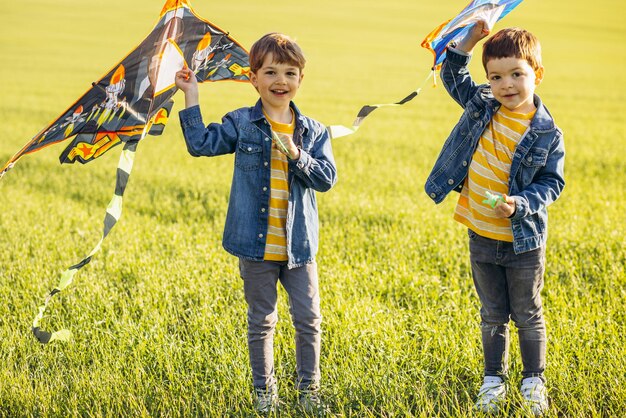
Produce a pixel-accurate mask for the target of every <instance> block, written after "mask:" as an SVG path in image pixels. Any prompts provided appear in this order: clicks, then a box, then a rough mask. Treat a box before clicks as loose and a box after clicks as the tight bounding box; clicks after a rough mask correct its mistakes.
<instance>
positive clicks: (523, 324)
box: [468, 230, 546, 380]
mask: <svg viewBox="0 0 626 418" xmlns="http://www.w3.org/2000/svg"><path fill="white" fill-rule="evenodd" d="M468 235H469V251H470V262H471V265H472V275H473V278H474V285H475V287H476V291H477V293H478V298H479V299H480V303H481V307H480V317H481V333H482V341H483V354H484V360H485V376H502V377H506V375H507V372H508V352H509V325H508V324H509V319H512V320H513V322H514V323H515V326H516V327H517V332H518V336H519V344H520V353H521V356H522V364H523V370H522V377H523V378H526V377H532V376H536V377H540V378H541V379H543V380H545V378H544V376H543V372H544V370H545V368H546V326H545V321H544V317H543V307H542V304H541V289H542V288H543V274H544V271H545V246H542V247H540V248H538V249H536V250H533V251H528V252H525V253H521V254H515V252H514V251H513V244H512V243H510V242H504V241H496V240H493V239H489V238H485V237H482V236H480V235H478V234H476V233H475V232H473V231H471V230H468Z"/></svg>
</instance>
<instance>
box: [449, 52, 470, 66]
mask: <svg viewBox="0 0 626 418" xmlns="http://www.w3.org/2000/svg"><path fill="white" fill-rule="evenodd" d="M471 59H472V56H471V55H470V54H467V53H466V52H464V51H460V50H458V49H456V48H448V49H447V50H446V60H448V62H450V63H452V64H455V65H458V66H461V67H465V66H467V65H468V64H469V62H470V60H471Z"/></svg>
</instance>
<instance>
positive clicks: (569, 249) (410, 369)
mask: <svg viewBox="0 0 626 418" xmlns="http://www.w3.org/2000/svg"><path fill="white" fill-rule="evenodd" d="M465 3H466V2H465V1H460V0H455V1H449V2H422V1H420V2H416V1H408V0H402V1H401V0H388V1H385V2H380V1H356V0H346V1H341V2H338V1H329V0H317V1H302V2H293V1H285V0H276V1H272V2H269V3H267V2H252V1H245V2H208V1H200V0H195V1H193V6H194V7H195V8H196V10H197V12H198V13H199V14H200V15H201V16H204V17H206V18H209V19H211V20H212V21H213V22H214V23H216V24H217V25H218V26H220V27H222V28H224V29H226V30H228V31H230V32H231V33H232V34H233V35H234V36H235V37H236V38H237V39H238V40H239V41H240V42H241V43H242V44H244V45H246V46H248V47H249V46H250V45H251V43H252V42H253V41H254V40H256V39H257V38H259V37H260V36H262V35H263V34H265V33H267V32H270V31H275V30H277V31H282V32H286V33H288V34H290V35H292V36H294V37H296V38H297V39H298V41H299V43H300V44H301V46H302V47H303V49H304V51H305V53H306V54H307V58H308V63H307V67H306V70H305V79H304V83H303V86H302V88H301V90H300V92H299V93H298V97H297V100H296V101H297V103H298V105H299V106H300V108H301V109H302V110H303V111H304V112H305V113H306V114H308V115H310V116H312V117H315V118H317V119H319V120H321V121H323V122H324V123H327V124H344V125H349V124H350V123H351V122H352V120H353V118H354V116H355V114H356V112H357V111H358V110H359V109H360V106H362V105H363V104H366V103H383V102H390V101H395V100H398V99H400V98H402V97H404V95H406V94H408V93H409V92H410V91H411V90H413V89H414V88H416V87H417V86H419V85H420V84H421V83H422V80H423V79H424V78H425V77H426V75H427V74H428V69H429V67H430V65H431V59H432V58H431V55H430V53H429V52H428V51H426V50H425V49H423V48H421V47H420V46H419V43H420V42H421V40H422V38H423V36H424V35H426V34H427V33H428V32H429V31H430V30H431V29H432V28H433V27H435V26H436V25H437V24H439V23H440V22H442V21H443V20H445V19H447V18H449V17H452V16H453V15H454V14H455V13H456V12H458V11H459V10H460V9H461V8H462V7H463V6H464V5H465ZM161 6H162V4H161V2H159V1H156V2H154V1H147V0H140V1H133V2H130V1H121V0H110V1H108V2H82V1H77V0H60V1H55V2H51V1H46V0H23V1H21V2H8V1H4V2H3V5H2V16H3V23H2V25H0V55H1V56H2V65H1V66H0V80H2V85H1V91H2V100H0V121H1V122H2V128H3V129H2V135H1V137H0V160H2V161H6V160H8V159H9V158H10V156H11V155H13V153H14V152H16V151H17V150H18V149H20V148H21V147H22V145H24V144H25V143H26V142H27V141H28V140H29V139H30V138H32V137H33V136H34V135H35V134H36V133H37V132H38V131H39V130H40V129H41V128H43V127H44V126H45V125H46V124H47V123H48V122H49V121H51V120H52V119H54V118H55V117H56V116H57V115H58V114H59V113H61V111H63V110H64V109H66V108H67V107H68V106H69V105H71V104H72V103H73V102H74V100H75V99H76V98H78V97H79V95H81V94H82V93H83V92H84V91H85V90H86V89H87V88H88V87H89V85H90V83H91V82H92V81H94V80H97V79H98V78H100V77H101V76H102V75H103V74H104V73H105V72H106V71H107V70H108V69H109V68H111V67H112V65H113V64H114V63H115V62H117V60H119V59H120V58H121V57H123V56H124V55H125V54H126V53H127V52H128V51H129V50H130V49H131V48H133V47H134V46H135V45H136V44H138V43H139V41H140V40H141V39H143V37H144V36H145V35H146V34H147V33H148V32H149V31H150V29H151V28H152V26H153V24H154V23H155V22H156V18H157V15H158V13H159V11H160V8H161ZM625 11H626V7H625V6H624V3H623V2H622V1H621V0H620V1H618V0H598V1H596V2H593V3H589V2H583V1H580V0H576V1H565V0H558V1H550V2H546V1H540V0H526V1H525V2H524V3H522V4H521V5H520V6H519V7H518V8H517V9H516V10H515V11H513V12H512V13H511V15H509V16H508V17H507V18H506V20H505V21H503V22H500V23H499V24H498V26H497V28H502V27H504V26H505V25H506V26H514V25H515V26H523V27H526V28H528V29H529V30H531V31H532V32H534V33H535V34H536V35H537V36H538V37H539V38H540V40H541V41H542V45H543V49H544V64H545V66H546V77H545V80H544V83H543V84H542V85H541V86H540V88H539V90H538V93H539V94H540V95H541V96H542V98H543V100H544V101H545V103H546V104H547V106H548V107H549V109H550V111H551V112H552V114H553V115H554V116H555V118H556V120H557V123H558V124H559V126H560V127H561V128H562V129H563V130H564V132H565V140H566V149H567V159H566V181H567V185H566V188H565V191H564V193H563V195H562V197H561V199H560V200H559V201H558V202H557V203H556V204H555V205H553V206H552V207H551V208H550V210H549V211H550V237H549V241H548V250H547V257H548V260H547V263H548V264H547V272H546V277H545V280H546V286H545V290H544V293H543V295H544V305H545V314H546V318H547V326H548V337H549V341H548V369H547V373H546V375H547V378H548V380H549V390H550V397H551V410H550V414H549V415H550V416H566V417H596V416H597V417H601V416H602V417H603V416H620V415H622V414H623V411H624V410H625V408H626V389H625V387H626V377H625V376H626V354H625V350H624V347H625V342H626V341H625V337H624V334H625V329H624V324H625V320H626V318H625V314H624V303H625V302H626V272H625V266H626V250H625V247H626V245H625V244H626V242H625V241H626V240H625V237H626V227H625V223H626V222H625V221H626V217H625V216H624V206H625V205H626V196H625V191H626V176H625V175H624V174H625V173H626V158H625V157H624V155H625V153H624V152H625V151H626V140H625V139H624V133H623V130H624V122H625V120H624V115H626V106H625V101H624V95H625V93H626V88H625V87H624V86H625V85H626V73H624V70H623V69H624V64H626V60H625V59H624V57H625V56H626V46H625V45H626V42H625V41H626V28H625V27H624V24H623V16H624V12H625ZM259 16H263V17H262V18H259ZM478 61H479V60H475V62H473V63H472V71H473V74H474V76H475V77H476V78H478V79H480V78H482V70H481V68H480V63H479V62H478ZM176 99H177V103H176V106H175V110H178V109H180V107H181V105H182V102H183V98H182V96H181V95H180V93H179V95H177V96H176ZM255 100H256V95H255V92H254V90H253V89H252V87H250V86H249V85H246V84H238V83H228V82H225V83H217V84H211V85H203V86H201V101H202V108H203V112H204V115H205V119H206V120H207V121H209V120H219V118H220V117H221V116H222V115H223V114H224V113H225V112H227V111H229V110H231V109H234V108H236V107H240V106H245V105H250V104H252V103H253V102H254V101H255ZM459 115H460V109H459V108H458V107H457V106H456V105H455V104H454V103H453V102H452V100H450V99H449V98H448V97H447V95H446V93H445V91H444V89H443V88H442V87H437V88H435V89H432V88H430V87H429V86H426V87H425V88H424V89H423V91H422V94H421V96H420V97H418V98H417V99H415V100H414V101H413V102H411V103H409V104H407V105H405V106H404V107H400V108H393V109H392V108H385V109H379V110H377V111H376V112H375V113H374V114H372V116H370V118H368V119H367V120H366V121H365V123H364V124H363V126H362V128H361V130H359V132H358V133H357V134H355V135H353V136H351V137H347V138H342V139H338V140H337V141H335V142H334V144H333V147H334V152H335V157H336V160H337V165H338V170H339V182H338V184H337V186H336V187H335V188H334V189H333V190H331V191H330V192H328V193H326V194H320V195H318V198H319V206H320V220H321V248H320V252H319V254H318V263H319V273H320V283H321V284H320V286H321V293H322V309H323V315H324V324H323V326H324V336H323V347H322V351H323V352H322V355H323V357H322V377H323V387H324V389H323V391H324V395H325V399H326V400H327V402H328V404H329V407H330V409H331V411H332V412H333V413H334V414H336V415H337V416H346V417H368V416H384V417H404V416H418V417H422V416H453V417H458V416H472V412H471V405H472V401H473V397H474V395H475V393H476V391H477V389H478V387H479V385H480V382H481V374H482V373H481V372H482V360H481V346H480V334H479V328H478V323H479V317H478V308H479V303H478V299H477V297H476V294H475V291H474V289H473V285H472V280H471V277H470V273H469V266H468V252H467V243H466V236H465V232H464V229H463V228H462V227H461V226H460V225H458V224H457V223H455V222H454V221H453V220H452V212H453V208H454V204H455V199H454V197H451V198H449V199H447V200H446V201H445V202H444V203H443V204H441V205H438V206H436V205H434V204H433V203H432V202H431V201H430V200H429V198H428V197H427V196H426V194H425V193H424V192H423V183H424V181H425V179H426V176H427V175H428V173H429V171H430V168H431V167H432V164H433V162H434V159H435V158H436V156H437V153H438V151H439V148H440V146H441V144H442V142H443V140H444V139H445V138H446V136H447V134H448V132H449V131H450V129H451V128H452V126H453V125H454V123H456V120H457V119H458V117H459ZM177 119H178V118H177V116H176V115H174V117H172V120H171V121H170V122H169V126H168V128H167V129H166V131H165V133H164V135H163V136H161V137H149V138H147V139H146V140H145V141H144V142H143V143H141V144H140V146H139V148H138V153H137V158H136V162H135V167H134V171H133V174H132V177H131V180H130V184H129V187H128V190H127V193H126V197H125V202H124V206H125V207H124V213H123V216H122V218H121V220H120V222H119V223H118V225H117V226H116V227H115V229H114V230H113V232H112V233H111V235H110V236H109V238H108V239H107V241H106V242H105V243H104V245H103V248H102V250H101V252H100V253H98V254H97V255H96V257H95V258H94V260H93V262H92V263H91V264H89V265H88V266H87V267H86V268H84V269H83V270H81V271H80V272H79V273H78V274H77V276H76V278H75V282H74V284H73V285H72V286H70V287H69V288H68V289H67V290H66V291H64V292H63V293H61V294H60V295H59V296H57V297H56V298H55V299H54V300H53V302H52V303H51V306H50V309H49V313H48V315H47V316H46V318H45V320H44V323H43V327H44V328H46V329H59V328H69V329H71V330H72V331H73V332H74V340H73V341H72V342H70V343H67V344H64V343H53V344H50V345H47V346H41V345H39V344H38V343H37V342H36V341H35V339H34V337H33V336H32V334H31V331H30V325H31V321H32V319H33V317H34V315H35V313H36V311H37V307H38V306H39V305H40V304H41V303H42V302H43V299H44V296H45V294H46V293H47V292H48V291H49V290H50V289H51V288H52V287H54V286H55V285H56V283H57V281H58V275H59V273H60V272H61V271H63V270H65V269H66V268H67V267H68V266H70V265H71V264H73V263H75V262H77V261H79V260H80V259H81V258H82V257H84V256H85V255H86V254H87V253H88V252H89V251H90V250H91V248H92V247H93V246H94V245H95V244H96V242H97V240H98V239H99V237H100V234H101V227H102V226H101V225H102V219H103V216H104V208H105V207H106V205H107V203H108V201H109V199H110V197H111V195H112V193H113V185H114V172H115V167H116V165H117V158H118V155H119V154H118V153H119V148H118V149H116V150H113V151H111V152H110V153H109V154H108V155H105V156H104V157H103V158H101V159H100V160H98V161H96V162H93V163H90V164H89V165H88V166H85V167H80V166H61V165H59V164H58V154H59V153H60V152H61V150H62V149H63V147H64V145H65V144H59V145H56V146H52V147H50V148H48V149H46V150H42V151H40V152H38V153H35V154H33V155H29V156H26V157H24V158H23V159H22V160H20V162H19V163H18V164H17V165H16V167H15V168H14V169H13V170H12V171H10V172H9V173H8V174H7V175H6V176H5V177H4V178H3V179H2V181H0V194H1V198H0V248H2V249H3V250H2V251H0V294H1V295H2V304H1V305H0V361H1V363H2V365H3V367H1V368H0V416H11V417H15V416H93V417H100V416H102V417H104V416H107V417H108V416H121V415H124V416H171V417H179V416H181V417H182V416H184V417H187V416H249V415H254V413H253V410H252V399H251V395H250V390H251V384H250V380H251V377H250V372H249V369H248V354H247V346H246V325H245V317H246V314H245V312H246V304H245V301H244V299H243V290H242V283H241V280H240V279H239V278H238V271H237V263H236V259H235V258H234V257H232V256H230V255H228V254H227V253H226V252H225V251H223V250H222V249H221V244H220V241H221V233H222V227H223V222H224V217H225V211H226V205H227V201H228V193H229V187H230V177H231V173H232V156H224V157H217V158H213V159H193V158H191V157H189V156H188V154H187V153H186V150H185V146H184V142H183V139H182V135H181V131H180V128H179V124H178V120H177ZM280 297H281V298H280V302H279V311H280V315H281V320H280V321H279V325H278V334H277V339H276V347H275V350H276V368H277V375H278V379H279V381H280V384H281V389H280V394H281V397H282V398H283V400H284V401H285V405H284V407H283V409H282V411H283V415H284V416H293V415H297V414H298V413H299V410H298V409H297V407H296V399H295V395H294V391H293V379H294V370H295V364H294V362H295V360H294V344H293V330H292V327H291V325H290V321H289V318H288V310H287V301H286V296H285V294H284V292H282V291H281V293H280ZM512 335H513V339H512V353H511V360H512V363H511V378H512V382H513V383H514V386H517V382H518V381H519V379H520V373H521V362H520V357H519V350H518V348H517V345H516V344H517V338H516V336H515V333H513V334H512ZM516 392H517V391H516V390H513V391H512V393H513V394H514V395H513V397H512V398H511V401H510V402H509V403H508V404H507V408H508V415H510V416H524V411H523V410H522V409H521V401H520V399H519V396H518V395H517V394H516Z"/></svg>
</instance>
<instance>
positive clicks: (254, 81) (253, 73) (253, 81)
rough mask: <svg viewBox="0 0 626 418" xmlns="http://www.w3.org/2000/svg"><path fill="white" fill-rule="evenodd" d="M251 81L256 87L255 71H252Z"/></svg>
mask: <svg viewBox="0 0 626 418" xmlns="http://www.w3.org/2000/svg"><path fill="white" fill-rule="evenodd" d="M250 83H252V85H253V86H254V87H255V88H256V87H257V78H256V73H255V72H254V71H250Z"/></svg>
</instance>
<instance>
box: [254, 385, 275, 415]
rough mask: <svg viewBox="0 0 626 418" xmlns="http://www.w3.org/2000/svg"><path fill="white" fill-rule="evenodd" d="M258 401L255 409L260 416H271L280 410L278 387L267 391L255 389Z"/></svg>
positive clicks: (255, 403)
mask: <svg viewBox="0 0 626 418" xmlns="http://www.w3.org/2000/svg"><path fill="white" fill-rule="evenodd" d="M254 393H255V395H256V400H255V402H254V409H255V410H256V411H257V412H258V413H259V414H269V413H271V412H275V411H276V409H277V408H278V390H277V388H276V386H272V387H270V388H267V389H260V388H254Z"/></svg>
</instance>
